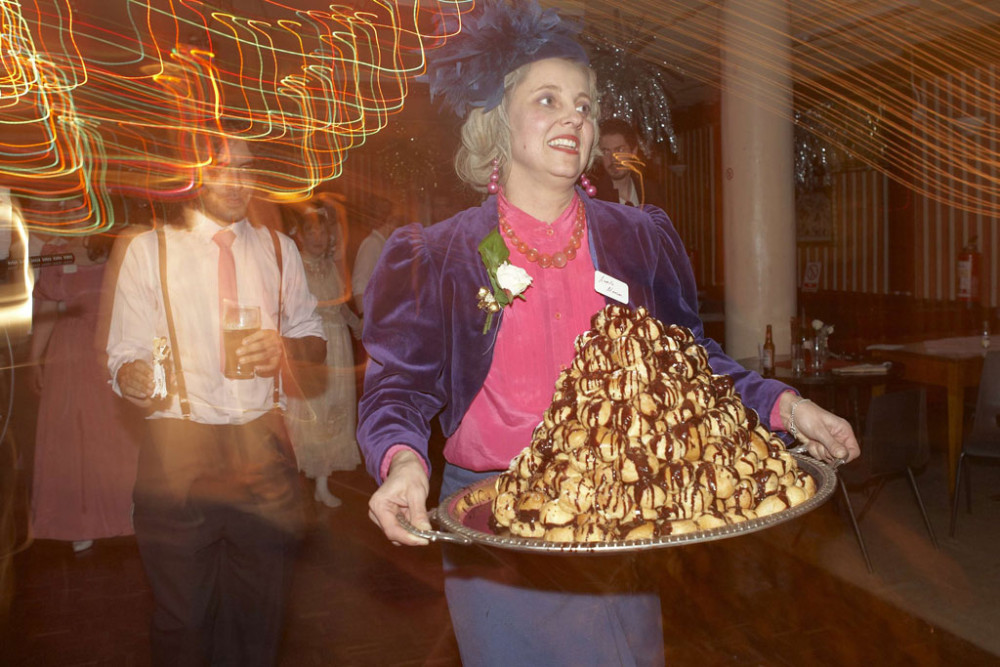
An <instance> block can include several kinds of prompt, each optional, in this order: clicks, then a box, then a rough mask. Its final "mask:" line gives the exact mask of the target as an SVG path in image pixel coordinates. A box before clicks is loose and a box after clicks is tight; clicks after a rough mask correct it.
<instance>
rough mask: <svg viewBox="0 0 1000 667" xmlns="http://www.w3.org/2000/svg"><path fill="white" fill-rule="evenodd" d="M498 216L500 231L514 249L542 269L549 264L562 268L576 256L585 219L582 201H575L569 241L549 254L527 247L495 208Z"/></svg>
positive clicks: (501, 213)
mask: <svg viewBox="0 0 1000 667" xmlns="http://www.w3.org/2000/svg"><path fill="white" fill-rule="evenodd" d="M497 213H498V214H499V216H500V231H502V232H503V233H504V236H506V237H507V238H508V239H510V243H511V245H512V246H514V250H517V251H518V252H519V253H521V254H522V255H524V257H525V259H527V260H528V261H529V262H535V263H537V264H538V266H540V267H542V268H543V269H547V268H549V267H550V266H554V267H555V268H557V269H561V268H564V267H565V266H566V265H567V264H568V263H569V262H570V261H572V260H573V259H574V258H575V257H576V251H577V250H579V249H580V243H581V239H582V238H583V232H584V225H585V223H586V221H587V214H586V212H585V211H584V210H583V202H579V201H578V202H577V206H576V222H575V223H574V224H573V231H572V232H571V233H570V236H569V243H567V244H566V247H565V248H563V249H562V250H559V251H556V252H554V253H552V254H551V255H550V254H548V253H547V252H538V249H537V248H529V247H528V244H527V243H525V242H524V241H522V240H521V239H519V238H518V237H517V234H515V233H514V230H513V228H511V226H510V223H509V222H507V217H506V216H505V215H504V214H503V211H500V210H499V209H498V210H497Z"/></svg>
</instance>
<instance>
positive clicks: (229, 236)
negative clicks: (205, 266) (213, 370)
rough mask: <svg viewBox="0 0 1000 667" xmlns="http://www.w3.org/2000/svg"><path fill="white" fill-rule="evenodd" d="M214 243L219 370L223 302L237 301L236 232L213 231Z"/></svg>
mask: <svg viewBox="0 0 1000 667" xmlns="http://www.w3.org/2000/svg"><path fill="white" fill-rule="evenodd" d="M212 240H213V241H215V244H216V245H217V246H219V353H220V356H219V363H220V367H219V368H220V370H224V369H225V364H226V347H225V344H224V343H223V341H222V316H223V313H224V312H225V311H224V310H223V303H224V302H225V301H226V300H227V299H228V300H229V301H232V302H233V303H237V293H236V260H235V259H234V258H233V247H232V246H233V241H235V240H236V233H235V232H233V230H231V229H229V228H228V227H227V228H226V229H223V230H221V231H218V232H216V233H215V236H213V237H212Z"/></svg>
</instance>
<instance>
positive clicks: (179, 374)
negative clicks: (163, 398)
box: [156, 227, 191, 419]
mask: <svg viewBox="0 0 1000 667" xmlns="http://www.w3.org/2000/svg"><path fill="white" fill-rule="evenodd" d="M156 245H157V248H158V251H159V252H158V254H159V256H160V289H161V290H162V291H163V309H164V311H166V315H167V333H168V335H169V336H170V358H171V359H173V362H174V381H175V382H176V383H177V398H178V400H179V401H180V407H181V415H182V416H183V417H184V419H190V418H191V405H190V403H188V394H187V385H186V384H185V383H184V371H183V370H181V355H180V348H178V347H177V332H176V331H175V330H174V314H173V311H171V310H170V294H169V291H168V290H167V237H166V235H165V234H164V233H163V227H157V229H156Z"/></svg>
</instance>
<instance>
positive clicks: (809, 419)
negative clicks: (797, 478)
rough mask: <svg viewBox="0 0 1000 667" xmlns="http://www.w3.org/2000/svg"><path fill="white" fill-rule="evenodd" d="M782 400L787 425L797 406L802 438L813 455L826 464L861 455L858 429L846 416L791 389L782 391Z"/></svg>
mask: <svg viewBox="0 0 1000 667" xmlns="http://www.w3.org/2000/svg"><path fill="white" fill-rule="evenodd" d="M780 400H781V406H780V409H781V418H782V420H783V421H784V423H785V425H786V427H787V426H788V423H789V420H790V418H791V412H792V405H795V426H796V428H798V431H799V440H800V441H801V442H802V443H803V444H805V445H806V449H807V450H808V452H809V454H810V456H813V457H815V458H817V459H819V460H821V461H825V462H826V463H833V462H834V461H840V462H841V463H847V462H848V461H853V460H854V459H856V458H858V456H860V455H861V447H860V446H859V445H858V439H857V438H856V437H855V435H854V429H852V428H851V425H850V423H848V421H847V420H846V419H844V418H843V417H838V416H837V415H835V414H833V413H832V412H829V411H827V410H824V409H823V408H821V407H819V406H818V405H816V404H815V403H813V402H812V401H806V400H803V399H802V397H801V396H796V395H795V394H793V393H791V392H786V393H785V394H782V396H781V399H780Z"/></svg>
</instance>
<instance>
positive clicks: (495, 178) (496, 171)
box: [486, 158, 500, 195]
mask: <svg viewBox="0 0 1000 667" xmlns="http://www.w3.org/2000/svg"><path fill="white" fill-rule="evenodd" d="M486 191H487V192H489V193H490V194H491V195H495V194H496V193H498V192H500V160H498V159H496V158H493V173H492V174H490V182H489V184H487V186H486Z"/></svg>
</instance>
